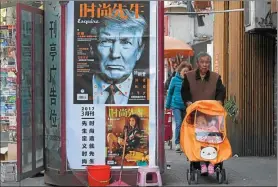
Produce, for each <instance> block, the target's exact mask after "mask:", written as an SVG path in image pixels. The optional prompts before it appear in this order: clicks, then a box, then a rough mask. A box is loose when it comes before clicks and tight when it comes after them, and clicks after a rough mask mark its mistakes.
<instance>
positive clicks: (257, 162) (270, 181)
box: [163, 146, 277, 186]
mask: <svg viewBox="0 0 278 187" xmlns="http://www.w3.org/2000/svg"><path fill="white" fill-rule="evenodd" d="M165 149H166V162H167V164H169V165H171V169H168V170H167V169H166V170H165V173H164V174H163V183H164V185H165V186H188V183H187V180H186V169H188V168H189V162H188V161H187V160H186V158H185V156H184V154H183V153H182V154H180V153H176V152H175V150H170V149H169V147H168V146H166V148H165ZM224 167H225V168H226V171H227V173H228V181H229V184H228V186H277V158H274V157H263V158H259V157H233V158H231V159H230V160H228V161H226V162H224ZM212 185H213V186H214V185H215V186H216V185H217V186H218V185H219V184H218V182H217V180H216V177H215V176H208V177H201V178H200V180H199V184H198V185H197V186H212ZM195 186H196V185H195ZM221 186H226V184H222V185H221Z"/></svg>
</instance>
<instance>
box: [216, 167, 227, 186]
mask: <svg viewBox="0 0 278 187" xmlns="http://www.w3.org/2000/svg"><path fill="white" fill-rule="evenodd" d="M218 173H219V174H218V177H217V174H216V178H218V183H219V184H223V183H224V184H228V177H227V173H226V170H225V169H222V170H221V171H220V172H218Z"/></svg>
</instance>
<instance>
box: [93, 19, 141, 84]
mask: <svg viewBox="0 0 278 187" xmlns="http://www.w3.org/2000/svg"><path fill="white" fill-rule="evenodd" d="M142 34H143V33H142V32H140V31H138V30H136V29H127V28H123V27H121V26H120V25H117V24H115V25H113V24H111V25H109V26H106V27H103V28H100V30H99V40H98V44H97V54H98V57H99V60H100V71H101V76H102V77H104V79H106V80H107V81H116V82H122V81H124V80H125V79H126V78H127V77H128V76H129V75H130V74H131V73H132V71H133V68H134V66H135V65H136V63H137V61H138V60H139V59H140V57H141V55H142V51H143V48H144V46H143V45H141V40H142Z"/></svg>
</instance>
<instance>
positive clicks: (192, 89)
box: [181, 52, 226, 174]
mask: <svg viewBox="0 0 278 187" xmlns="http://www.w3.org/2000/svg"><path fill="white" fill-rule="evenodd" d="M210 64H211V56H210V55H209V54H208V53H206V52H200V53H199V54H198V55H197V69H196V70H194V71H191V72H188V73H187V74H186V75H185V77H184V80H183V83H182V88H181V94H182V99H183V102H184V104H185V105H186V106H189V105H191V104H192V103H194V102H195V101H199V100H217V101H219V102H220V103H221V104H223V103H224V100H225V97H226V88H225V86H224V85H223V83H222V80H221V76H220V75H219V74H218V73H215V72H211V71H210V70H209V67H210ZM193 165H195V166H194V167H195V168H198V165H200V163H199V162H195V163H194V162H193ZM208 172H209V174H212V173H214V165H213V164H211V163H209V162H205V163H202V164H201V173H202V174H206V173H208Z"/></svg>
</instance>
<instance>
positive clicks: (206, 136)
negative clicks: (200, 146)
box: [194, 111, 225, 143]
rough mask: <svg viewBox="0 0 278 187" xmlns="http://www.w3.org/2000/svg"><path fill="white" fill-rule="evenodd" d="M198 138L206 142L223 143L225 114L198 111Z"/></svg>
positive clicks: (196, 130)
mask: <svg viewBox="0 0 278 187" xmlns="http://www.w3.org/2000/svg"><path fill="white" fill-rule="evenodd" d="M194 119H195V120H194V124H195V134H196V139H197V140H198V141H200V142H206V143H221V142H222V141H223V136H224V130H225V129H224V116H221V115H208V114H205V113H202V112H200V111H197V112H196V113H195V118H194Z"/></svg>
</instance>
